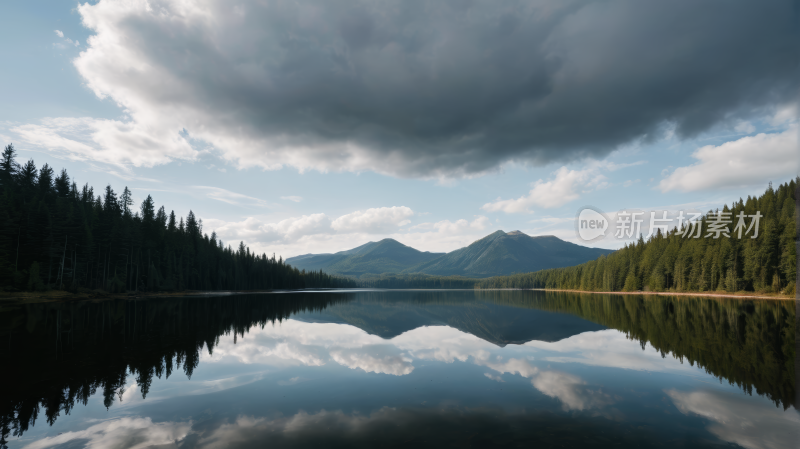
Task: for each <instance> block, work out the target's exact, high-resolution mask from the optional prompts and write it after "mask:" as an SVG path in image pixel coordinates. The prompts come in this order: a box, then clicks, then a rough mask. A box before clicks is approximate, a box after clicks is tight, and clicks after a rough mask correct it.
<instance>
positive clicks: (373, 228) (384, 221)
mask: <svg viewBox="0 0 800 449" xmlns="http://www.w3.org/2000/svg"><path fill="white" fill-rule="evenodd" d="M413 215H414V211H413V210H411V209H410V208H408V207H405V206H399V207H398V206H394V207H378V208H373V209H367V210H363V211H362V210H359V211H355V212H353V213H350V214H347V215H342V216H341V217H339V218H337V219H336V220H334V221H333V223H332V225H331V226H332V227H333V229H335V230H336V231H339V232H365V233H369V234H380V233H386V232H392V231H394V230H396V229H397V227H398V226H404V225H407V224H408V223H410V222H411V221H410V220H408V218H409V217H411V216H413Z"/></svg>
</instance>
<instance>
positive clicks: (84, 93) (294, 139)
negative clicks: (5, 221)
mask: <svg viewBox="0 0 800 449" xmlns="http://www.w3.org/2000/svg"><path fill="white" fill-rule="evenodd" d="M0 16H1V17H4V18H5V19H6V20H4V26H3V27H2V28H0V54H2V55H3V60H4V63H5V64H4V70H2V71H0V105H1V106H2V107H0V144H2V145H4V146H5V145H7V144H9V143H13V145H14V147H15V148H16V149H17V151H18V155H19V159H20V160H22V161H24V160H27V159H33V160H34V161H35V162H36V164H37V166H41V165H42V164H44V163H47V164H49V165H50V166H52V167H53V168H55V169H56V170H60V169H62V168H65V169H67V171H68V173H69V174H70V176H71V177H72V179H73V180H74V181H75V182H77V183H78V185H83V184H85V183H88V184H89V185H91V186H94V188H95V191H96V192H99V191H100V190H101V189H102V188H104V187H105V186H106V185H111V186H112V187H113V188H114V190H115V191H116V192H118V193H119V192H122V190H123V188H124V187H126V186H127V187H128V188H130V189H131V190H132V192H133V195H134V200H135V201H136V202H137V203H140V202H141V201H142V200H143V199H144V198H145V197H146V196H147V195H148V194H149V195H152V197H153V199H154V200H155V202H156V204H157V205H158V206H160V205H163V206H164V207H165V208H166V209H167V211H169V210H174V211H175V213H176V214H177V215H179V216H186V214H188V212H189V210H192V211H193V212H194V213H195V214H196V215H197V216H198V217H200V218H201V219H202V220H203V229H204V231H205V232H206V233H209V234H210V233H211V232H212V231H213V232H216V233H217V235H218V236H219V237H220V238H221V239H222V240H223V241H225V242H226V244H231V245H233V246H235V245H236V244H238V242H239V241H244V242H245V243H246V244H247V245H249V246H250V247H251V248H252V249H254V250H255V251H257V252H258V253H262V252H263V253H267V254H272V253H276V254H279V255H281V256H283V257H284V258H285V257H292V256H296V255H300V254H307V253H327V252H336V251H340V250H345V249H350V248H353V247H355V246H358V245H361V244H364V243H367V242H369V241H377V240H380V239H383V238H387V237H391V238H394V239H396V240H398V241H400V242H401V243H404V244H406V245H409V246H412V247H414V248H417V249H419V250H421V251H434V252H447V251H452V250H455V249H458V248H460V247H463V246H466V245H468V244H469V243H471V242H473V241H475V240H477V239H479V238H481V237H483V236H485V235H488V234H490V233H492V232H495V231H497V230H504V231H506V232H509V231H512V230H520V231H522V232H525V233H527V234H530V235H555V236H557V237H560V238H562V239H564V240H567V241H571V242H575V243H579V244H585V245H589V246H597V247H604V248H619V247H620V246H621V245H623V244H624V243H625V242H624V241H620V240H616V239H603V240H598V241H593V242H591V243H586V242H583V241H581V240H580V239H579V238H578V236H577V234H576V232H575V217H576V215H577V213H578V211H579V210H580V208H582V207H584V206H592V207H594V208H597V209H599V210H601V211H603V212H606V213H609V214H610V213H613V212H616V211H620V210H623V209H626V210H627V209H631V208H636V209H641V210H669V211H670V213H671V214H672V213H674V212H676V211H679V210H684V209H685V210H697V211H707V210H709V209H713V208H717V207H721V206H722V205H723V204H730V203H731V202H733V201H735V200H738V199H739V198H746V197H747V196H748V195H758V194H761V193H763V192H764V190H765V189H766V188H767V185H768V183H769V182H773V183H774V184H778V183H783V182H786V181H789V180H790V179H792V178H793V177H794V176H796V175H797V174H798V164H799V163H800V149H799V148H800V146H799V145H798V138H799V137H800V131H798V126H799V125H798V112H799V111H800V109H798V99H800V6H798V3H797V2H791V1H771V2H758V3H755V2H739V1H732V2H724V3H721V2H694V1H673V2H660V3H651V2H638V1H619V0H609V1H605V2H579V1H541V2H532V1H531V2H527V1H526V2H522V1H520V2H518V1H512V0H509V1H504V2H496V1H463V2H446V1H404V2H398V1H369V2H365V1H355V0H340V1H329V0H320V1H312V0H308V1H303V2H294V1H258V2H256V1H244V0H226V1H221V0H219V1H217V0H147V1H146V0H127V1H106V0H100V1H96V2H95V1H92V2H87V3H79V2H75V1H66V0H49V1H43V0H34V1H28V2H3V3H2V4H0Z"/></svg>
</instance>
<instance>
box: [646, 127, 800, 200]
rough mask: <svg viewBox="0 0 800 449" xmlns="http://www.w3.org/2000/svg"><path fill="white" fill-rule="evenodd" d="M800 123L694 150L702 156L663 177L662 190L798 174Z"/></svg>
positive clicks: (759, 181) (761, 181)
mask: <svg viewBox="0 0 800 449" xmlns="http://www.w3.org/2000/svg"><path fill="white" fill-rule="evenodd" d="M799 131H800V129H798V127H797V126H790V127H789V128H788V129H786V130H785V131H783V132H779V133H769V134H767V133H760V134H757V135H755V136H747V137H742V138H741V139H739V140H734V141H731V142H726V143H723V144H722V145H718V146H714V145H707V146H704V147H702V148H700V149H698V150H697V151H695V152H694V154H692V157H694V158H695V159H697V160H698V162H697V163H696V164H693V165H690V166H688V167H679V168H676V169H675V171H674V172H672V174H671V175H669V176H667V177H666V178H665V179H663V180H661V182H660V183H659V185H658V188H659V189H660V190H661V191H662V192H668V191H671V190H680V191H684V192H691V191H697V190H706V189H717V188H723V187H739V186H752V185H759V184H762V185H763V184H766V183H767V182H768V181H782V180H785V179H787V178H790V177H792V176H796V175H797V174H798V172H799V170H800V165H799V164H800V142H798V132H799Z"/></svg>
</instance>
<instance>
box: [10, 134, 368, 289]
mask: <svg viewBox="0 0 800 449" xmlns="http://www.w3.org/2000/svg"><path fill="white" fill-rule="evenodd" d="M133 206H134V205H133V201H132V199H131V192H130V191H129V190H128V188H127V187H126V188H125V189H124V190H123V191H122V194H121V195H119V196H118V195H117V193H116V192H114V190H113V189H112V188H111V186H110V185H109V186H106V188H105V190H103V191H102V192H99V194H96V193H95V191H94V190H93V189H92V187H90V186H89V185H88V184H87V185H84V186H83V187H82V188H79V187H78V186H77V184H76V183H75V182H73V181H72V180H71V179H70V178H69V175H68V174H67V172H66V170H62V171H61V172H60V173H58V174H56V173H55V172H54V171H53V169H52V168H51V167H49V166H48V165H47V164H45V165H43V166H42V167H41V168H39V169H37V168H36V166H35V164H34V162H33V160H29V161H28V162H27V163H25V164H24V165H19V164H18V163H17V162H16V161H15V151H14V148H13V146H12V145H8V146H7V147H5V149H4V151H3V154H2V158H0V288H2V289H6V290H8V289H19V290H45V289H51V288H55V289H67V290H71V291H77V290H78V289H80V288H88V289H101V290H104V291H108V292H124V291H143V290H144V291H154V290H187V289H191V290H252V289H271V288H307V287H352V286H355V283H354V282H353V281H351V280H347V279H342V278H337V277H332V276H329V275H327V274H325V273H322V272H319V271H318V272H304V271H299V270H297V269H295V268H293V267H291V266H290V265H287V264H286V263H284V261H283V259H282V258H278V259H276V258H275V255H274V254H273V255H272V256H271V257H270V256H267V255H266V254H261V255H258V254H255V253H254V252H251V251H250V249H249V248H247V247H245V246H244V244H243V243H239V245H238V246H237V247H236V248H235V249H234V248H231V247H230V246H225V245H224V244H223V242H222V241H221V240H218V239H217V236H216V234H215V233H214V232H212V233H211V235H210V236H209V235H208V234H207V233H204V232H203V222H202V220H200V219H198V218H197V217H196V216H195V215H194V213H192V211H191V210H190V211H189V213H188V214H187V215H186V219H185V220H184V219H183V217H180V218H179V217H177V216H176V215H175V213H174V211H170V212H169V213H168V212H167V211H166V210H165V209H164V207H163V206H162V207H160V208H158V209H156V205H155V203H154V202H153V199H152V198H151V197H150V196H149V195H148V196H147V198H145V200H144V201H143V202H142V204H141V205H140V206H139V207H137V208H135V209H134V208H133Z"/></svg>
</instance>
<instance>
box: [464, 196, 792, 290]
mask: <svg viewBox="0 0 800 449" xmlns="http://www.w3.org/2000/svg"><path fill="white" fill-rule="evenodd" d="M797 185H798V180H792V181H790V182H787V183H784V184H781V185H780V186H779V187H778V188H777V189H773V187H772V183H770V186H769V188H768V189H767V190H766V192H765V193H764V194H763V195H761V196H759V197H751V196H748V197H747V199H746V200H742V199H739V201H738V202H734V203H733V204H732V205H731V206H730V207H728V206H727V205H725V206H724V207H723V209H722V212H723V213H730V215H729V217H732V218H733V220H732V223H731V225H730V226H728V229H729V231H731V232H729V235H730V237H725V236H724V235H722V236H720V237H719V238H712V237H713V236H712V237H705V236H707V235H708V234H709V232H711V233H712V234H714V226H715V221H717V220H718V218H717V214H718V212H719V210H716V211H709V212H708V213H707V214H705V215H704V216H702V217H701V219H700V222H699V225H698V226H699V227H700V234H699V235H700V236H701V237H700V238H692V236H694V235H697V234H696V229H697V228H690V227H689V226H687V225H684V226H682V227H681V229H678V228H677V227H676V228H673V229H671V230H669V231H668V232H666V233H664V232H662V231H661V229H659V230H658V231H657V232H656V233H655V234H654V235H653V236H652V237H650V238H649V239H648V240H647V241H645V240H644V238H643V237H642V236H641V235H640V236H639V239H638V241H637V242H636V243H630V244H626V245H625V247H623V248H622V249H620V250H619V251H616V252H614V253H612V254H610V255H608V256H601V257H600V258H598V259H596V260H593V261H590V262H587V263H584V264H581V265H576V266H573V267H566V268H554V269H549V270H542V271H537V272H533V273H525V274H516V275H511V276H498V277H493V278H489V279H486V280H482V281H480V282H478V283H476V285H475V287H476V288H483V289H489V288H545V289H564V290H583V291H606V292H615V291H624V292H631V291H639V290H645V291H678V292H680V291H689V292H706V291H725V292H737V291H749V292H760V293H784V294H789V295H794V294H795V290H796V281H797V279H796V278H797V253H796V246H795V241H796V238H797V219H796V216H795V214H796V211H795V198H796V189H797ZM742 212H743V213H744V214H745V215H747V216H753V215H755V214H756V213H757V212H758V213H759V214H760V215H761V216H762V217H761V218H760V222H759V227H758V235H757V236H756V238H752V236H753V235H755V228H753V229H751V230H750V232H749V233H745V234H743V235H742V237H741V238H740V237H739V234H738V233H737V232H733V230H734V229H735V226H737V224H738V220H737V218H736V217H737V216H738V215H740V213H742ZM723 216H725V215H723ZM749 224H750V222H748V225H749ZM687 228H688V229H687ZM687 231H689V233H688V235H687V236H684V234H687ZM745 231H746V230H745Z"/></svg>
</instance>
